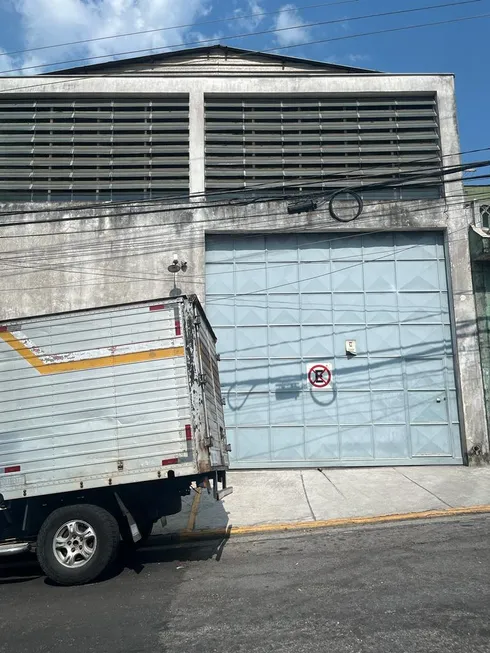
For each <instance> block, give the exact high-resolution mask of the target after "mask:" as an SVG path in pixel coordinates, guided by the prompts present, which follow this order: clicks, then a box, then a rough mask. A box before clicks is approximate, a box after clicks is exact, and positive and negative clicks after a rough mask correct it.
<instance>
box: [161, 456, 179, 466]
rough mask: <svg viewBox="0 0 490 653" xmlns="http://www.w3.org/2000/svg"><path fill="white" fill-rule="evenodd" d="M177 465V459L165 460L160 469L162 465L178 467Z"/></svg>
mask: <svg viewBox="0 0 490 653" xmlns="http://www.w3.org/2000/svg"><path fill="white" fill-rule="evenodd" d="M178 464H179V459H178V458H166V459H165V460H162V467H163V466H164V465H178Z"/></svg>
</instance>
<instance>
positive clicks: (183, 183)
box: [0, 96, 189, 201]
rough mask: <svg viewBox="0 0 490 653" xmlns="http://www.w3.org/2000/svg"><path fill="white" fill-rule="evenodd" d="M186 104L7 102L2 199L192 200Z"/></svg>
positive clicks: (0, 108)
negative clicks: (173, 197)
mask: <svg viewBox="0 0 490 653" xmlns="http://www.w3.org/2000/svg"><path fill="white" fill-rule="evenodd" d="M188 152H189V105H188V99H187V97H177V96H168V97H165V98H158V99H140V98H138V99H136V100H135V99H129V98H118V99H117V100H109V99H103V98H99V99H82V98H77V99H60V98H59V97H58V98H51V99H50V98H45V97H43V98H42V99H41V98H39V99H36V98H34V99H30V100H23V99H19V100H17V99H15V100H14V99H8V100H2V101H0V168H1V171H0V199H3V200H4V201H8V200H10V201H16V200H19V201H30V200H39V201H43V200H66V199H74V200H76V199H81V200H83V199H87V200H97V199H101V200H108V199H109V200H110V199H124V198H127V197H134V198H151V197H159V196H168V195H171V194H174V195H175V194H181V195H182V194H186V193H187V192H188V189H189V154H188Z"/></svg>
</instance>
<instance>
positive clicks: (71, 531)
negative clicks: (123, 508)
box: [37, 504, 120, 585]
mask: <svg viewBox="0 0 490 653" xmlns="http://www.w3.org/2000/svg"><path fill="white" fill-rule="evenodd" d="M89 529H90V530H89ZM119 543H120V536H119V526H118V524H117V521H116V519H115V517H113V515H111V514H110V513H109V512H107V510H104V508H100V507H99V506H93V505H90V504H79V505H74V506H65V507H63V508H58V509H57V510H55V511H53V512H52V513H51V514H50V515H49V516H48V517H47V518H46V520H45V522H44V523H43V525H42V526H41V529H40V531H39V534H38V537H37V559H38V561H39V564H40V565H41V568H42V570H43V571H44V573H45V574H46V576H47V577H48V578H49V579H51V580H52V581H54V582H55V583H57V584H58V585H83V584H85V583H90V581H93V580H95V579H96V578H98V577H99V576H100V575H101V573H102V572H103V571H104V570H105V569H107V567H109V565H110V564H111V563H112V562H113V561H114V559H115V557H116V555H117V552H118V549H119Z"/></svg>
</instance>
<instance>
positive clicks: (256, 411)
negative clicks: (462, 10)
mask: <svg viewBox="0 0 490 653" xmlns="http://www.w3.org/2000/svg"><path fill="white" fill-rule="evenodd" d="M0 84H1V95H0V114H1V117H2V125H1V130H2V144H1V146H0V147H1V148H2V154H1V159H0V166H1V167H2V174H1V175H0V201H1V202H2V207H1V212H2V214H3V218H2V222H3V226H2V231H1V236H2V237H1V239H0V247H1V252H2V253H1V261H2V267H3V275H2V278H1V279H0V291H1V296H2V299H3V301H2V309H1V310H2V317H3V318H21V317H22V316H25V315H35V314H40V313H53V312H58V311H64V310H73V309H78V308H85V307H95V306H102V305H108V304H117V303H122V302H127V301H137V300H146V299H150V298H156V297H163V296H168V295H169V294H172V295H175V294H178V293H179V292H184V293H196V294H197V295H198V296H199V297H200V298H201V300H202V301H203V303H205V306H206V311H207V313H208V316H209V318H210V320H211V322H212V324H213V326H214V328H215V330H216V333H217V335H218V338H219V346H218V349H219V352H220V357H221V363H220V365H221V373H222V384H223V392H224V399H225V401H226V419H227V430H228V437H229V440H230V441H231V444H232V448H233V451H232V456H233V466H234V467H235V468H287V467H322V466H341V465H343V466H352V465H426V464H462V463H464V462H467V461H469V462H481V461H485V460H486V459H487V458H488V435H487V426H486V413H485V405H484V395H483V384H482V374H481V365H480V353H479V347H478V334H477V329H476V322H475V317H476V315H475V301H474V296H473V287H472V276H471V266H470V256H469V247H468V231H469V225H470V222H471V220H472V218H471V214H470V212H468V211H467V210H466V209H465V202H464V196H463V186H462V181H461V177H462V175H461V172H460V168H459V166H460V157H459V151H460V149H461V148H460V145H459V140H458V132H457V122H456V105H455V95H454V79H453V76H452V75H447V74H444V75H439V74H438V75H400V74H397V75H391V74H386V73H379V72H373V71H368V70H363V69H358V68H351V67H346V66H338V65H333V64H328V63H323V62H315V61H309V60H302V59H296V58H292V57H285V56H278V55H272V54H260V53H254V52H249V51H245V50H240V49H237V48H228V47H222V46H212V47H207V48H200V49H197V50H187V51H180V52H172V53H169V54H163V55H162V54H160V55H154V56H148V57H141V58H138V59H130V60H123V61H117V62H110V63H105V64H100V65H93V66H87V67H82V68H76V69H70V70H66V71H62V72H61V73H60V72H57V73H56V74H54V75H52V74H50V75H44V76H37V77H31V78H29V77H19V78H13V77H8V78H3V79H1V80H0ZM94 418H96V416H94Z"/></svg>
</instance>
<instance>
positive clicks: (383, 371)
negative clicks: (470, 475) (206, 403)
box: [206, 232, 461, 468]
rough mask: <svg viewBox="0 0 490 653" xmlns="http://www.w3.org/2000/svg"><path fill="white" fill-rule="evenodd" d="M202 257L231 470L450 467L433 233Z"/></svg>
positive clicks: (445, 360)
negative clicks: (324, 384) (324, 381)
mask: <svg viewBox="0 0 490 653" xmlns="http://www.w3.org/2000/svg"><path fill="white" fill-rule="evenodd" d="M206 249H207V253H206V257H207V270H206V309H207V313H208V316H209V318H210V320H211V323H212V324H213V326H214V328H215V329H216V332H217V335H218V351H219V352H220V354H221V363H220V370H221V377H222V385H223V390H224V393H223V394H224V397H225V399H226V420H227V430H228V438H229V441H230V442H231V444H232V447H233V451H232V456H233V458H232V460H233V466H234V467H236V468H237V467H293V466H327V465H328V466H331V465H398V464H412V465H413V464H438V463H443V464H448V463H461V444H460V435H459V425H458V411H457V402H456V391H455V382H454V371H453V353H452V344H451V330H450V323H449V311H448V296H447V284H446V266H445V260H444V246H443V236H442V234H439V233H432V232H431V233H427V232H411V233H396V234H392V233H383V234H369V235H359V234H335V235H332V234H308V235H305V234H298V235H296V234H294V235H289V234H288V235H283V236H276V235H265V236H256V235H254V236H249V235H237V236H235V237H231V236H211V237H209V238H208V240H207V248H206ZM347 342H349V343H350V346H351V347H353V348H354V349H355V354H348V353H346V343H347ZM322 365H324V366H325V367H327V368H330V369H331V373H332V380H331V382H330V384H329V385H328V386H327V387H326V389H325V388H324V389H322V388H321V387H320V388H318V389H317V388H316V387H315V385H312V383H311V381H315V378H314V377H315V373H312V375H311V379H310V380H308V378H307V376H308V375H307V372H308V370H309V369H311V368H312V367H313V368H315V369H320V370H322V369H323V368H322V367H321V366H322ZM322 378H323V379H327V380H328V378H329V374H328V373H327V372H326V373H325V374H324V375H323V376H322V375H321V374H320V383H318V385H320V386H321V385H322V383H321V381H322Z"/></svg>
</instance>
